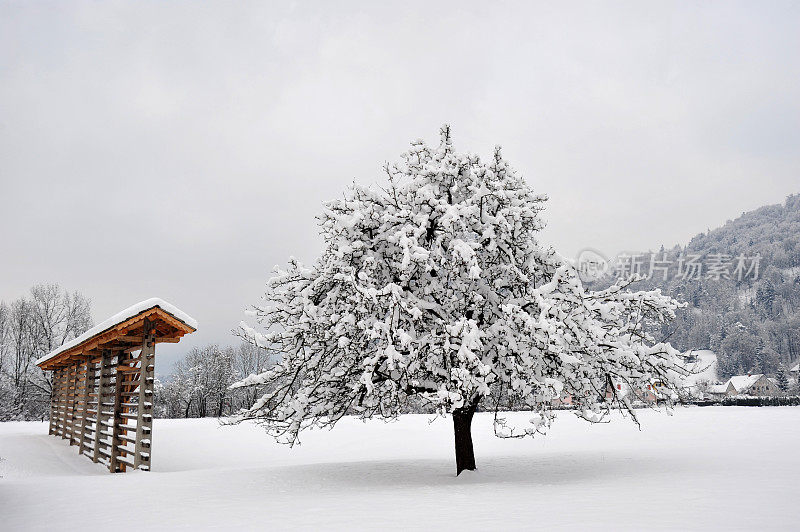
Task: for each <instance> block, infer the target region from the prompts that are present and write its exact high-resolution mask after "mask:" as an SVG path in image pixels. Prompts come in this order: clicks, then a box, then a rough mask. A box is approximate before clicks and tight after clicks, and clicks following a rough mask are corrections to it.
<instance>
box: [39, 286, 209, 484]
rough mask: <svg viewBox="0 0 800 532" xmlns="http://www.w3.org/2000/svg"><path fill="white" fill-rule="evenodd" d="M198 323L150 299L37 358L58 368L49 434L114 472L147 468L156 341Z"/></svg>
mask: <svg viewBox="0 0 800 532" xmlns="http://www.w3.org/2000/svg"><path fill="white" fill-rule="evenodd" d="M196 328H197V325H196V322H195V321H194V320H193V319H192V318H190V317H189V316H187V315H186V314H184V313H183V312H181V311H179V310H178V309H176V308H175V307H173V306H172V305H170V304H169V303H166V302H164V301H162V300H160V299H150V300H147V301H144V302H142V303H139V304H138V305H134V306H133V307H131V308H129V309H126V310H124V311H122V312H121V313H119V314H117V315H116V316H114V317H112V318H110V319H109V320H106V321H105V322H103V323H102V324H100V325H99V326H97V327H95V328H93V329H91V330H90V331H87V333H85V334H83V335H81V336H80V337H78V338H76V339H75V340H74V341H72V342H70V343H69V344H66V345H64V346H62V347H61V348H59V349H57V350H56V351H53V352H52V353H50V354H49V355H47V356H45V357H43V358H41V359H39V360H38V361H37V365H38V366H39V367H40V368H42V369H43V370H46V371H52V372H53V392H52V395H51V400H50V434H53V435H56V436H61V437H62V438H64V439H67V440H69V444H70V445H77V446H78V453H80V454H83V455H85V456H88V457H89V458H91V459H92V460H93V461H94V462H101V463H103V464H105V465H106V466H108V469H109V471H111V472H112V473H115V472H124V471H126V470H127V469H128V468H133V469H142V470H146V471H149V470H150V455H151V435H152V431H153V382H154V368H155V346H156V344H157V343H162V342H169V343H177V342H178V341H180V339H181V337H183V335H185V334H189V333H192V332H194V331H195V330H196Z"/></svg>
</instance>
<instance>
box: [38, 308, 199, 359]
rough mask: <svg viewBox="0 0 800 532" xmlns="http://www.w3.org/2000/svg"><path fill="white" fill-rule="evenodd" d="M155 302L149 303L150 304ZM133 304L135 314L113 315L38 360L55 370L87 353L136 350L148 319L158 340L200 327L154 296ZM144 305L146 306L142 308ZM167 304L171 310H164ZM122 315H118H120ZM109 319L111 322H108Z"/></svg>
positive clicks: (171, 338) (172, 340)
mask: <svg viewBox="0 0 800 532" xmlns="http://www.w3.org/2000/svg"><path fill="white" fill-rule="evenodd" d="M150 302H152V303H153V304H152V305H150V304H149V303H150ZM142 303H143V304H144V305H143V304H139V306H136V305H134V307H131V309H128V310H131V312H129V313H128V314H132V315H130V316H128V315H127V314H125V312H126V311H123V312H122V313H120V315H121V316H122V318H120V319H114V318H116V316H115V317H114V318H111V319H110V320H107V321H106V322H103V323H101V324H100V325H99V326H98V327H95V328H94V329H90V330H89V331H87V332H86V333H84V334H83V335H81V336H79V337H78V338H76V339H75V340H73V341H72V342H70V343H69V344H65V345H64V346H62V347H61V348H59V349H57V350H55V351H53V352H52V353H50V354H48V355H47V356H44V357H42V358H41V359H39V360H37V361H36V364H37V365H38V366H39V367H40V368H42V369H44V370H53V369H56V368H60V367H65V366H69V365H72V364H74V363H75V362H76V361H77V360H85V358H86V357H87V356H91V357H93V358H94V357H95V356H100V355H101V350H103V349H112V350H117V351H120V350H121V351H128V352H130V351H137V350H139V349H141V347H142V341H143V339H144V336H145V333H146V332H147V331H145V320H147V321H148V322H149V323H150V326H151V327H152V329H151V330H153V329H154V330H153V332H154V334H155V338H156V343H162V342H167V343H178V341H180V339H181V338H182V337H183V336H184V335H185V334H190V333H193V332H194V331H195V330H197V329H196V328H197V325H196V322H195V321H194V320H193V319H192V318H190V317H188V316H187V315H186V314H184V313H182V312H181V311H179V310H177V309H176V308H175V307H172V306H171V305H169V304H168V303H166V302H163V301H161V300H157V299H153V300H148V301H145V302H142ZM142 306H145V307H147V308H143V309H142ZM162 307H166V308H167V309H169V310H171V311H172V312H170V311H168V310H165V309H164V308H162ZM118 316H119V315H118ZM109 321H110V323H109Z"/></svg>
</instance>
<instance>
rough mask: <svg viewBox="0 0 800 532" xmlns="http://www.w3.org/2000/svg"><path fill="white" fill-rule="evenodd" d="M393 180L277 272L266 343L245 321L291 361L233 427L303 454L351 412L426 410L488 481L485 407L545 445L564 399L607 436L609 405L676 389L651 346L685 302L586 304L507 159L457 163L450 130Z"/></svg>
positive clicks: (335, 219)
mask: <svg viewBox="0 0 800 532" xmlns="http://www.w3.org/2000/svg"><path fill="white" fill-rule="evenodd" d="M385 173H386V177H387V183H386V185H385V186H384V187H382V188H380V189H372V188H365V187H362V186H358V185H353V186H351V187H349V188H348V189H347V190H346V191H345V193H344V196H343V197H342V198H341V199H337V200H334V201H331V202H330V203H328V204H327V205H326V207H325V209H324V212H323V214H322V215H321V216H320V218H319V222H320V227H321V232H322V236H323V237H324V242H325V248H324V251H323V253H322V255H321V256H320V257H319V259H318V260H317V261H316V263H315V264H314V265H313V266H310V267H306V266H304V265H302V264H300V263H299V262H298V261H296V260H291V261H290V262H289V265H288V268H287V269H286V270H285V271H280V270H278V271H277V274H276V276H275V277H273V278H272V279H270V281H269V282H268V284H267V291H266V294H265V296H264V303H263V304H262V305H259V306H256V307H254V309H253V312H252V315H253V316H254V317H255V320H256V321H257V322H258V326H260V328H259V329H256V327H253V326H250V325H248V324H246V323H242V325H241V329H240V333H241V335H242V336H243V337H244V338H245V339H246V340H248V341H249V342H251V343H252V344H253V345H256V346H258V347H261V348H264V349H266V350H267V351H268V352H269V353H271V354H274V355H275V356H276V357H278V362H277V364H276V365H275V366H274V367H272V368H271V369H270V370H268V371H266V372H262V373H260V374H254V375H251V376H249V377H247V378H245V379H243V380H242V381H240V382H238V383H237V384H236V385H235V386H236V387H247V386H264V387H265V390H267V391H266V392H265V393H264V394H263V395H262V396H261V397H260V398H259V399H258V400H256V401H255V403H254V404H253V405H252V406H251V407H250V408H249V409H247V410H244V411H242V412H240V413H239V414H238V415H237V416H236V417H235V418H234V419H233V421H242V420H247V419H254V420H258V421H260V422H262V423H263V424H264V425H265V426H266V428H267V430H268V432H269V433H270V434H272V435H273V436H275V437H276V438H277V439H278V440H279V441H283V442H286V443H290V444H293V443H296V442H297V441H298V435H299V433H300V431H301V430H302V429H304V428H306V427H310V426H332V425H334V424H335V423H336V422H337V421H338V420H339V419H340V418H341V417H342V416H344V415H346V414H354V415H357V416H361V417H363V418H370V417H380V418H384V419H386V418H394V417H396V416H397V415H399V414H400V413H401V412H402V411H403V409H404V406H405V405H407V403H408V401H409V399H410V398H411V397H412V396H418V397H421V398H423V399H425V400H427V401H429V402H430V403H431V404H432V405H433V406H435V407H436V409H437V411H438V412H440V413H442V414H452V417H453V424H454V432H455V448H456V449H455V450H456V468H457V472H458V473H460V472H461V471H462V470H464V469H475V458H474V453H473V448H472V438H471V421H472V417H473V414H474V413H475V411H476V409H477V408H478V407H479V405H481V406H482V407H483V408H485V409H491V410H494V412H495V422H494V428H495V433H496V434H497V435H498V436H501V437H521V436H527V435H533V434H535V433H542V432H544V431H545V430H546V428H547V427H548V426H549V425H550V422H551V420H552V419H553V416H552V413H551V412H550V410H549V408H550V405H551V401H552V400H553V399H554V398H557V397H559V396H561V395H562V394H565V393H567V394H570V395H571V396H572V399H573V403H574V404H575V405H576V407H577V409H576V413H577V414H578V415H579V416H581V417H582V418H584V419H586V420H589V421H600V420H601V419H603V417H604V415H605V414H606V413H607V412H608V411H609V409H610V408H611V407H612V406H621V407H622V408H624V409H626V410H628V411H629V412H630V413H631V415H632V416H633V417H634V419H635V414H634V412H633V410H632V407H631V403H630V400H631V399H633V398H635V396H636V395H637V394H638V393H640V392H639V391H643V390H645V389H647V388H648V387H649V386H650V385H651V384H652V383H653V381H659V382H660V384H663V386H661V387H660V389H661V390H662V393H665V394H666V395H667V396H674V394H675V393H676V392H677V390H679V388H680V386H679V381H680V373H681V371H682V370H681V368H680V366H679V365H678V362H677V361H678V355H679V353H678V352H677V351H676V350H675V349H673V348H672V347H671V346H670V345H669V344H665V343H659V342H656V341H655V339H654V338H653V337H652V336H651V335H650V334H649V333H648V332H647V331H648V329H647V325H648V323H651V324H657V323H658V322H662V321H664V320H669V319H672V318H674V315H675V314H674V313H675V310H676V309H677V308H678V307H679V306H680V305H679V303H678V302H677V301H675V300H673V299H671V298H669V297H667V296H665V295H662V294H661V292H660V291H659V290H654V291H646V292H631V291H628V290H626V287H627V285H628V284H629V282H630V281H626V282H624V283H621V284H616V285H614V286H612V287H610V288H608V289H605V290H602V291H587V290H585V289H584V287H583V285H582V284H581V281H580V279H579V278H578V275H577V272H576V270H575V269H574V268H573V266H572V265H571V264H570V263H569V262H567V261H565V260H564V259H562V258H561V257H560V256H559V255H557V254H556V253H555V252H554V251H553V250H551V249H549V248H547V247H545V246H543V245H542V244H540V243H539V241H538V240H537V233H538V232H539V231H540V230H541V229H542V227H543V226H544V223H543V221H542V219H541V217H540V213H541V211H542V209H543V205H544V202H545V200H546V197H545V196H543V195H538V194H535V193H534V192H533V191H532V190H531V188H530V187H529V185H528V184H526V182H525V181H524V180H523V179H522V178H521V177H520V176H519V175H518V174H517V173H516V172H515V171H514V170H513V169H512V168H511V167H510V166H509V165H508V164H507V163H506V161H505V160H504V159H503V157H502V155H501V152H500V149H499V148H497V149H496V150H495V152H494V154H493V156H492V157H491V160H490V161H489V162H488V163H484V162H482V161H481V160H480V159H479V158H478V157H477V156H476V155H472V154H461V153H457V152H456V151H455V150H454V149H453V146H452V143H451V136H450V129H449V127H447V126H445V127H443V128H442V131H441V143H440V145H439V147H438V148H436V149H434V148H431V147H428V146H427V145H426V144H425V143H424V142H423V141H421V140H418V141H415V142H413V143H412V145H411V149H410V150H409V151H408V152H407V153H405V154H404V155H403V157H402V162H401V163H399V164H395V165H387V166H386V167H385ZM616 384H621V385H623V386H622V387H618V386H616ZM618 388H623V389H625V390H629V392H628V393H626V394H624V395H623V394H618V393H617V389H618ZM607 394H608V395H609V396H610V398H611V399H609V400H606V399H605V398H606V395H607ZM505 403H508V404H513V405H515V406H517V407H520V408H525V409H530V410H533V412H534V413H533V414H532V416H529V417H530V424H527V423H526V424H525V425H519V426H515V425H513V424H512V423H511V422H510V421H509V420H507V419H506V418H505V417H504V416H503V415H502V412H501V406H502V405H503V404H505Z"/></svg>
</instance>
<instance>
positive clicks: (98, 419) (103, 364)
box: [92, 349, 111, 462]
mask: <svg viewBox="0 0 800 532" xmlns="http://www.w3.org/2000/svg"><path fill="white" fill-rule="evenodd" d="M110 365H111V351H110V350H108V349H103V352H102V354H101V355H100V382H99V384H98V385H97V412H96V416H95V426H94V455H93V456H92V461H93V462H98V461H99V460H100V446H101V445H102V443H101V442H100V437H101V436H102V433H101V431H102V430H103V394H104V393H105V390H106V388H107V387H108V381H109V379H108V375H109V374H108V372H109V371H111V368H109V367H108V366H110Z"/></svg>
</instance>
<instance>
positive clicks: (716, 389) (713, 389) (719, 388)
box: [708, 383, 728, 394]
mask: <svg viewBox="0 0 800 532" xmlns="http://www.w3.org/2000/svg"><path fill="white" fill-rule="evenodd" d="M727 391H728V383H725V384H713V385H711V386H709V387H708V393H718V394H721V393H726V392H727Z"/></svg>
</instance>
